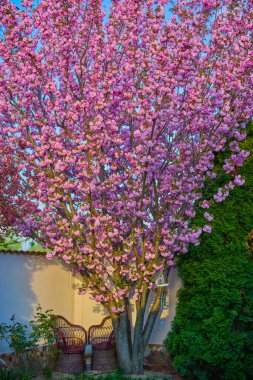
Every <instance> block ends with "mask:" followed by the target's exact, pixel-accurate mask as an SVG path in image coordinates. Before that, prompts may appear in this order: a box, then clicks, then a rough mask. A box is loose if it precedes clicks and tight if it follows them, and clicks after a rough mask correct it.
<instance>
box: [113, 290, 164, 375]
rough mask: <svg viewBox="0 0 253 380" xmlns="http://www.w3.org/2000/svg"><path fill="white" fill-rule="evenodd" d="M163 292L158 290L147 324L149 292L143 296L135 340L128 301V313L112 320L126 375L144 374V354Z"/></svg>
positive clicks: (138, 309) (122, 367)
mask: <svg viewBox="0 0 253 380" xmlns="http://www.w3.org/2000/svg"><path fill="white" fill-rule="evenodd" d="M161 292H162V290H161V289H158V291H157V293H156V295H155V299H154V301H153V303H152V306H151V309H150V311H149V314H148V317H147V319H146V323H145V324H144V317H145V310H146V305H147V300H148V295H149V293H148V292H147V294H144V295H143V297H142V300H141V301H140V303H139V304H138V305H137V312H136V321H135V325H134V328H133V339H132V336H131V335H132V334H131V327H130V312H129V304H128V302H127V300H126V301H125V305H126V306H127V308H126V312H125V313H124V314H122V315H121V316H119V317H117V318H114V319H113V320H112V322H113V328H114V334H115V338H116V348H117V356H118V363H119V368H120V369H121V370H122V371H123V372H124V373H126V374H130V373H133V374H141V373H143V361H144V352H145V349H146V347H147V345H148V342H149V339H150V335H151V333H152V330H153V327H154V324H155V321H156V319H157V316H158V314H159V311H160V305H161Z"/></svg>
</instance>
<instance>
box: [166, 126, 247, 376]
mask: <svg viewBox="0 0 253 380" xmlns="http://www.w3.org/2000/svg"><path fill="white" fill-rule="evenodd" d="M242 146H243V149H245V150H248V151H250V152H251V155H250V157H249V158H248V159H247V160H246V162H245V164H244V165H243V167H242V168H240V169H239V172H240V174H241V175H243V176H244V178H245V180H246V182H245V184H244V185H243V186H242V187H238V188H235V189H234V190H233V191H232V192H231V194H230V196H229V197H228V198H227V199H226V200H225V201H224V202H223V203H221V204H216V205H214V206H213V207H212V209H210V210H209V211H210V212H211V213H212V214H213V215H214V221H213V232H212V234H211V235H208V234H205V235H203V236H202V238H201V243H200V245H199V246H194V247H191V249H190V252H189V255H187V256H183V257H181V258H180V259H179V262H178V266H179V273H180V276H181V278H182V280H183V284H184V287H183V288H182V289H181V290H180V291H179V297H178V299H179V302H178V306H177V313H176V317H175V320H174V322H173V327H172V331H171V332H170V333H169V334H168V336H167V339H166V340H165V345H166V347H167V349H168V351H169V353H170V354H171V356H172V358H173V359H174V366H175V368H176V369H177V370H178V371H179V373H180V374H181V375H182V376H183V377H187V378H194V379H201V380H206V379H215V380H218V379H224V380H245V379H247V380H249V379H253V333H252V331H253V329H252V327H253V281H252V278H253V261H252V254H250V253H249V251H247V246H246V241H247V237H248V235H249V233H250V231H251V230H252V229H253V170H252V168H253V154H252V153H253V128H252V125H250V126H249V127H248V137H247V139H246V140H245V142H244V143H243V144H242ZM224 156H226V152H224V153H223V154H222V155H219V156H218V157H217V160H216V161H217V162H216V165H221V162H222V161H224ZM223 180H225V179H224V178H223V177H221V178H219V180H218V182H219V183H218V185H220V183H222V181H223ZM218 185H213V186H212V188H210V189H209V192H210V196H211V193H212V191H214V190H215V186H218ZM201 218H202V217H201V215H199V216H198V217H197V219H198V222H199V221H200V219H201ZM202 222H203V224H204V220H203V221H202Z"/></svg>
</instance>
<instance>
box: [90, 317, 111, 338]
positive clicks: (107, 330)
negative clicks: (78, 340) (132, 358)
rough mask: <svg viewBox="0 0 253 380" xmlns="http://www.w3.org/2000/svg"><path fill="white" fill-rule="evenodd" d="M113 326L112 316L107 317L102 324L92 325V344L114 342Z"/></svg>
mask: <svg viewBox="0 0 253 380" xmlns="http://www.w3.org/2000/svg"><path fill="white" fill-rule="evenodd" d="M113 337H114V334H113V326H112V320H111V317H106V318H104V319H103V320H102V322H101V323H100V325H92V326H91V327H90V328H89V331H88V341H89V343H90V344H99V343H108V342H110V343H111V342H114V339H113Z"/></svg>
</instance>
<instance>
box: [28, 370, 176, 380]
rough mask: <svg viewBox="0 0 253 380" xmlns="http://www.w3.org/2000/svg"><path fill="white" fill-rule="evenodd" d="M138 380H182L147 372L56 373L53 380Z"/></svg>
mask: <svg viewBox="0 0 253 380" xmlns="http://www.w3.org/2000/svg"><path fill="white" fill-rule="evenodd" d="M93 379H94V380H135V379H136V380H137V379H147V380H180V379H181V378H180V377H179V376H178V375H170V374H164V373H162V372H153V371H147V372H146V371H145V372H144V374H143V375H133V376H128V375H122V374H120V373H117V372H116V373H107V374H101V373H93V374H90V375H89V374H85V373H84V374H81V375H77V376H75V375H68V374H62V373H59V372H54V373H53V375H52V380H93ZM35 380H47V378H46V377H44V376H38V377H36V379H35Z"/></svg>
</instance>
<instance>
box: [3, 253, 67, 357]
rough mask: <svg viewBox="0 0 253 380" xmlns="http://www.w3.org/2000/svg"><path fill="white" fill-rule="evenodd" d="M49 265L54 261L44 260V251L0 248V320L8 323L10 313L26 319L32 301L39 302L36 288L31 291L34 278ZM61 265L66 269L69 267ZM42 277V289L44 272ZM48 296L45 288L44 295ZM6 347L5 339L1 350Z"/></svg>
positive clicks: (23, 320)
mask: <svg viewBox="0 0 253 380" xmlns="http://www.w3.org/2000/svg"><path fill="white" fill-rule="evenodd" d="M50 266H55V263H54V262H53V261H49V260H47V259H46V257H45V256H44V255H40V254H31V253H29V254H8V253H1V252H0V323H2V322H5V323H7V324H9V323H10V318H11V316H12V315H13V314H15V318H16V321H17V322H20V323H23V324H28V323H29V321H30V320H31V319H32V317H33V315H34V308H35V305H36V304H38V303H40V302H41V300H40V299H39V298H40V297H38V291H37V289H36V291H34V280H35V278H36V276H37V275H38V273H39V274H40V273H44V271H45V270H47V271H48V269H49V268H50ZM61 267H62V269H64V270H65V271H67V270H68V271H69V268H65V266H61ZM46 273H47V272H46ZM43 278H44V281H42V282H41V283H40V284H39V286H40V288H41V290H42V291H43V287H45V285H46V284H45V280H46V279H47V276H46V277H45V275H44V276H43ZM43 282H44V283H43ZM48 296H49V294H48V290H47V291H46V292H45V297H44V298H46V297H48ZM42 307H44V305H43V304H42ZM5 351H8V345H7V343H5V342H3V341H0V352H5Z"/></svg>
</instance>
